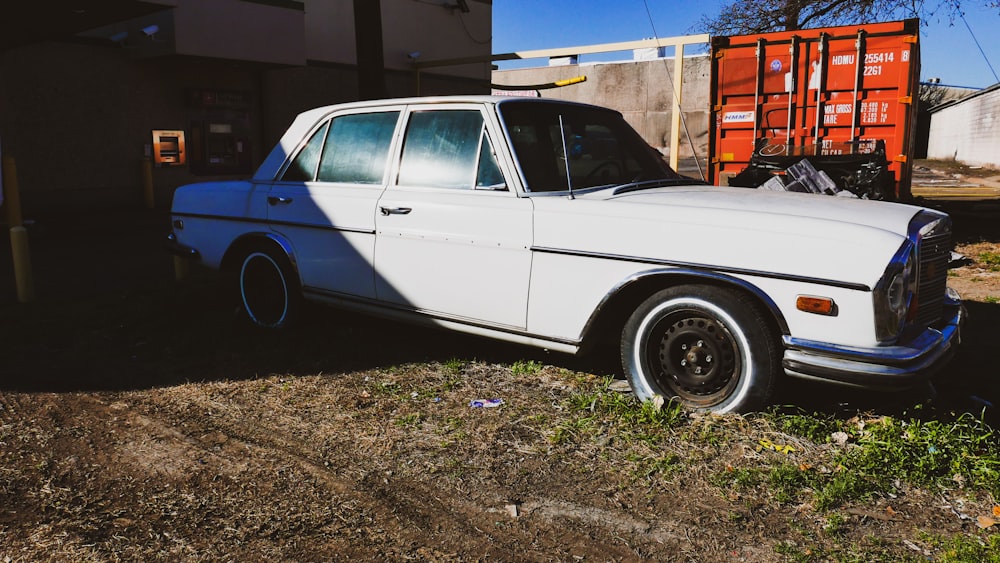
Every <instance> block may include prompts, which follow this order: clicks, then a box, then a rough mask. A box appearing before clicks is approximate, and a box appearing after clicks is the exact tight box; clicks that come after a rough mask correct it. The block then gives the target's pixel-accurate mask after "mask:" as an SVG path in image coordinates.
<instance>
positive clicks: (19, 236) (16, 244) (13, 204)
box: [2, 156, 35, 303]
mask: <svg viewBox="0 0 1000 563" xmlns="http://www.w3.org/2000/svg"><path fill="white" fill-rule="evenodd" d="M2 165H3V197H4V206H5V207H6V208H7V224H9V225H10V249H11V257H12V258H13V262H14V281H15V283H16V285H17V300H18V301H20V302H21V303H30V302H32V301H34V300H35V289H34V280H33V276H32V274H31V253H30V252H29V250H28V231H27V229H25V228H24V225H23V223H24V219H23V218H22V216H21V190H20V188H19V187H18V185H17V164H16V163H15V162H14V157H12V156H5V157H3V161H2Z"/></svg>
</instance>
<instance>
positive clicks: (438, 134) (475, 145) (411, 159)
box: [399, 110, 502, 189]
mask: <svg viewBox="0 0 1000 563" xmlns="http://www.w3.org/2000/svg"><path fill="white" fill-rule="evenodd" d="M484 143H485V145H486V148H484ZM484 153H488V154H484ZM484 159H485V160H486V161H487V166H489V164H490V160H491V159H493V151H492V149H491V148H489V146H488V141H487V140H486V138H485V134H484V129H483V116H482V114H481V113H480V112H479V110H431V111H418V112H414V113H413V114H412V115H411V116H410V121H409V125H408V126H407V130H406V138H405V140H404V142H403V155H402V159H401V161H400V165H399V184H402V185H407V186H429V187H437V188H454V189H472V188H474V187H476V186H477V185H479V183H480V179H481V180H482V182H483V185H484V186H487V185H489V184H491V183H493V180H492V179H490V175H491V174H492V175H494V178H495V176H499V169H497V170H496V173H495V174H494V173H492V172H489V171H485V172H484V174H485V176H482V177H480V176H477V169H478V165H479V164H480V163H481V162H482V161H483V160H484ZM492 164H493V165H494V166H495V165H496V161H495V160H493V161H492ZM501 181H502V177H501Z"/></svg>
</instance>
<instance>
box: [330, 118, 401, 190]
mask: <svg viewBox="0 0 1000 563" xmlns="http://www.w3.org/2000/svg"><path fill="white" fill-rule="evenodd" d="M398 120H399V112H398V111H390V112H379V113H356V114H350V115H342V116H339V117H335V118H334V119H333V121H331V122H330V132H329V134H328V135H327V137H326V143H325V144H324V145H323V156H322V158H321V159H320V162H319V174H318V177H317V179H318V180H319V181H321V182H343V183H351V184H381V183H382V178H383V176H384V175H385V167H386V161H387V160H388V158H389V147H390V145H391V144H392V134H393V132H394V131H395V130H396V122H397V121H398Z"/></svg>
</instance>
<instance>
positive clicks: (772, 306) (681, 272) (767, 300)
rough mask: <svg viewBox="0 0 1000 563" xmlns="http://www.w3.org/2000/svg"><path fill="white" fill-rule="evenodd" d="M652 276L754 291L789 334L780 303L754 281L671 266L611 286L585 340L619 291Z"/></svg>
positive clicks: (588, 326)
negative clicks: (705, 281)
mask: <svg viewBox="0 0 1000 563" xmlns="http://www.w3.org/2000/svg"><path fill="white" fill-rule="evenodd" d="M651 276H691V277H697V278H703V279H711V280H713V281H720V282H723V283H728V284H732V285H736V286H738V287H740V288H742V289H744V290H746V291H748V292H750V293H752V294H753V295H754V296H755V297H757V299H759V300H760V302H761V303H763V304H764V305H765V306H766V307H767V308H768V310H769V311H770V312H771V314H772V315H773V316H774V320H775V321H776V322H777V323H778V328H779V329H780V330H781V332H782V333H783V334H788V332H789V330H788V323H787V322H786V321H785V317H784V316H783V315H782V314H781V310H780V309H779V308H778V304H777V303H775V302H774V300H773V299H771V296H770V295H768V294H766V293H764V292H763V291H762V290H761V289H760V288H758V287H757V286H755V285H753V284H752V283H750V282H748V281H746V280H742V279H740V278H733V277H730V276H724V275H721V274H718V273H715V272H706V271H704V270H692V269H687V268H669V269H657V270H646V271H643V272H636V273H634V274H632V275H631V276H629V277H627V278H625V279H623V280H622V281H621V282H619V283H618V285H616V286H615V287H613V288H611V289H610V290H609V291H608V292H607V293H606V294H604V297H603V298H601V301H600V303H598V305H597V307H596V308H595V309H594V312H593V313H591V314H590V317H589V318H588V319H587V322H586V324H584V325H583V333H582V334H583V341H584V342H586V341H588V338H587V336H588V335H589V334H590V331H591V329H592V328H593V327H594V326H596V325H597V319H598V318H599V317H600V315H601V313H602V312H603V311H604V309H605V307H606V306H607V304H608V302H609V301H611V299H613V298H614V297H615V295H617V294H618V293H619V292H621V291H622V290H624V289H625V288H626V287H628V286H629V285H631V284H633V283H635V282H637V281H640V280H643V279H646V278H648V277H651Z"/></svg>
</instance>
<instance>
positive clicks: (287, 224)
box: [267, 108, 401, 298]
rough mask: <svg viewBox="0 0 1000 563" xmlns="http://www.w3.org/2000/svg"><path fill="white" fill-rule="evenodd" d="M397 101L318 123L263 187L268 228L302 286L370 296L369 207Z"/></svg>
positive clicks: (378, 185)
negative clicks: (290, 251)
mask: <svg viewBox="0 0 1000 563" xmlns="http://www.w3.org/2000/svg"><path fill="white" fill-rule="evenodd" d="M400 113H401V112H400V108H396V109H392V108H389V109H380V110H378V111H367V112H354V113H345V114H338V115H336V116H334V117H333V118H332V119H328V120H326V121H325V122H324V123H322V124H321V125H320V126H319V127H318V128H317V129H316V130H315V131H314V132H313V133H312V135H311V136H310V137H309V139H308V141H307V142H306V143H305V144H304V145H303V146H302V148H301V149H300V150H299V151H298V153H297V154H296V155H295V157H294V158H293V159H292V161H291V162H290V164H289V166H288V167H287V168H286V169H285V170H284V171H283V172H282V174H281V176H280V178H279V180H278V181H276V182H275V183H274V184H273V185H272V186H271V189H270V191H269V192H268V196H267V201H268V221H269V222H270V225H271V229H272V230H274V231H275V232H278V233H280V234H282V235H283V236H284V237H285V238H287V239H288V240H289V241H291V244H292V246H293V247H294V249H295V259H296V262H297V263H296V266H297V268H298V270H299V274H300V276H301V278H302V287H303V290H304V291H306V292H316V293H320V294H325V295H327V296H332V297H337V296H352V297H362V298H374V297H375V281H374V276H373V260H374V251H375V213H376V205H377V203H378V199H379V197H380V195H381V194H382V190H383V188H384V187H385V179H386V169H387V162H388V159H389V152H390V147H391V145H392V140H393V138H394V135H395V131H396V127H397V122H398V121H399V116H400Z"/></svg>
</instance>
